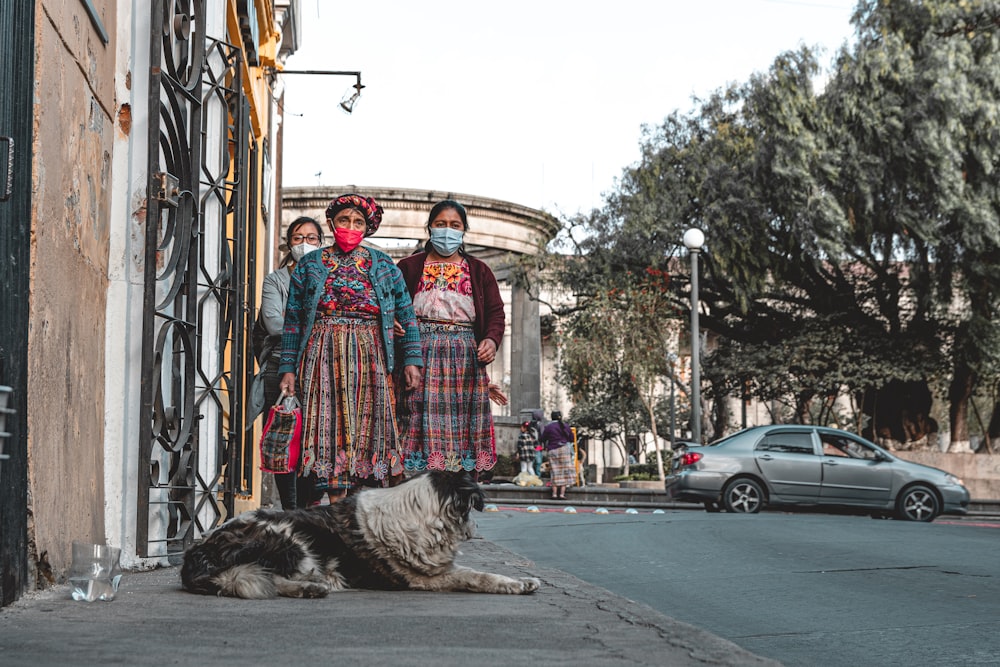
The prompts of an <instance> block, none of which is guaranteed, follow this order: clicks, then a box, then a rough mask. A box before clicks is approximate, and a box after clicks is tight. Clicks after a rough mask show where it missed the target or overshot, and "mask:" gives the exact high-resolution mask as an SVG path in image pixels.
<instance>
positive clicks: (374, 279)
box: [278, 194, 423, 502]
mask: <svg viewBox="0 0 1000 667" xmlns="http://www.w3.org/2000/svg"><path fill="white" fill-rule="evenodd" d="M326 220H327V224H328V225H329V227H330V230H331V231H332V232H333V235H334V244H333V245H331V246H329V247H326V248H323V249H322V250H319V251H316V252H312V253H310V254H308V255H306V256H305V257H304V258H302V260H301V261H299V263H298V265H297V266H296V267H295V271H293V272H292V275H291V279H290V281H289V290H288V303H287V305H286V306H285V323H284V331H283V334H282V337H281V364H280V366H279V369H278V370H279V371H280V372H281V373H282V375H281V383H280V387H281V391H282V393H284V394H286V395H292V394H296V393H298V394H299V396H300V399H299V400H300V401H301V403H302V417H303V427H302V446H303V448H304V449H306V450H307V451H310V452H312V454H313V456H314V462H313V464H312V469H313V470H314V471H315V473H316V477H317V482H316V488H317V489H318V490H322V491H326V493H327V495H328V496H329V498H330V501H331V502H334V501H336V500H339V499H340V498H341V497H343V496H344V495H345V494H346V493H347V492H348V491H351V490H353V489H356V488H359V487H362V486H393V485H395V484H396V483H398V482H401V481H402V473H403V460H402V457H401V456H400V450H399V444H398V440H399V436H398V435H397V431H396V409H395V405H394V400H393V396H394V391H393V388H394V387H393V385H394V381H393V370H394V368H395V367H399V368H400V371H399V377H400V382H402V383H403V384H404V385H405V386H406V387H407V388H408V389H411V390H412V389H415V388H416V387H417V386H419V384H420V378H421V374H420V367H421V366H422V365H423V360H422V358H421V354H420V333H419V330H418V329H417V319H416V316H415V315H414V313H413V305H412V303H411V301H410V295H409V293H408V292H407V291H406V283H404V282H403V276H402V274H401V273H400V271H399V269H398V268H396V265H395V264H394V263H393V261H392V259H391V258H390V257H389V255H387V254H386V253H384V252H382V251H381V250H378V249H376V248H371V247H367V246H363V245H361V242H362V240H363V239H364V238H365V237H366V236H371V235H372V234H374V233H375V232H376V230H378V228H379V225H380V224H381V223H382V207H381V206H379V205H378V203H376V201H375V200H374V199H372V198H371V197H362V196H361V195H357V194H346V195H342V196H340V197H337V198H336V199H334V200H333V201H332V202H331V203H330V205H329V206H328V207H327V209H326ZM397 321H398V323H399V325H400V331H401V333H399V334H397V333H396V331H395V329H394V322H397Z"/></svg>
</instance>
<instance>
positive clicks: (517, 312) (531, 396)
mask: <svg viewBox="0 0 1000 667" xmlns="http://www.w3.org/2000/svg"><path fill="white" fill-rule="evenodd" d="M510 325H511V331H510V333H511V335H510V338H511V346H510V403H511V405H510V408H511V410H510V414H511V416H513V417H520V415H521V411H530V410H534V409H535V408H541V407H542V390H541V386H542V385H541V367H542V333H541V327H540V325H539V318H538V302H537V301H535V300H533V299H531V298H530V297H529V295H528V293H527V291H526V290H525V289H524V288H523V287H520V286H518V285H513V286H512V288H511V323H510Z"/></svg>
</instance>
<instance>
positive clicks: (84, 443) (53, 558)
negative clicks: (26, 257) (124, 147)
mask: <svg viewBox="0 0 1000 667" xmlns="http://www.w3.org/2000/svg"><path fill="white" fill-rule="evenodd" d="M93 4H94V6H95V7H96V9H97V13H98V15H99V16H100V17H101V19H102V21H103V24H104V26H105V30H106V31H107V33H108V35H109V37H110V39H111V43H110V44H107V45H105V44H103V43H102V41H101V39H100V37H99V36H98V33H97V31H96V30H95V29H94V27H93V26H92V25H91V21H90V19H89V18H88V16H87V14H86V11H85V8H84V3H67V2H62V1H56V2H53V1H49V2H44V1H43V2H38V9H37V13H36V15H37V21H36V26H35V36H36V56H37V59H36V70H35V82H36V83H35V110H34V122H35V139H34V146H33V153H34V163H33V195H32V198H33V202H32V207H33V211H32V219H33V220H32V230H33V240H32V250H31V257H32V268H31V295H30V301H31V305H30V322H29V340H28V359H29V361H28V458H29V488H30V493H31V509H32V512H33V531H34V548H35V553H34V554H30V556H33V557H38V556H40V554H42V553H43V552H47V553H48V559H49V562H50V563H51V565H52V568H53V571H54V573H55V575H56V576H57V577H58V576H61V575H62V574H63V573H64V572H65V569H66V567H67V566H68V564H69V560H70V558H71V543H72V541H73V540H85V541H94V542H103V541H104V491H103V489H104V464H103V454H104V313H105V305H106V294H107V283H108V277H107V276H108V229H109V224H111V221H110V220H109V215H108V211H109V207H110V197H111V193H110V177H111V173H110V171H111V142H112V139H113V128H112V122H111V119H112V114H113V109H114V108H115V99H114V88H113V83H114V82H113V76H114V56H115V44H114V39H115V8H116V3H115V2H113V1H110V0H96V1H95V2H94V3H93ZM25 298H28V296H27V295H26V297H25Z"/></svg>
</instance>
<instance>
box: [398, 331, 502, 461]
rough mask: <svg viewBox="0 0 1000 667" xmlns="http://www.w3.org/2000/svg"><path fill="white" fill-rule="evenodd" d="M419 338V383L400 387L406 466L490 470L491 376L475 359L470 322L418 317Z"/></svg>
mask: <svg viewBox="0 0 1000 667" xmlns="http://www.w3.org/2000/svg"><path fill="white" fill-rule="evenodd" d="M420 342H421V346H422V347H423V354H424V369H423V377H424V379H423V383H422V384H421V386H420V388H419V389H417V390H416V391H404V392H402V395H401V397H400V402H399V433H400V437H401V438H402V447H401V449H402V452H403V456H404V467H405V469H406V470H407V471H408V472H417V471H420V470H451V471H458V470H467V471H469V472H472V471H481V470H490V469H492V468H493V466H494V465H496V462H497V453H496V441H495V438H494V433H493V414H492V412H491V411H490V400H489V378H488V377H487V375H486V367H485V366H484V365H482V364H480V363H479V361H478V360H477V359H476V337H475V334H473V331H472V327H471V326H463V325H459V324H439V323H430V322H421V323H420ZM400 384H401V383H400Z"/></svg>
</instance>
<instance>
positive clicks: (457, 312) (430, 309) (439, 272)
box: [413, 259, 476, 324]
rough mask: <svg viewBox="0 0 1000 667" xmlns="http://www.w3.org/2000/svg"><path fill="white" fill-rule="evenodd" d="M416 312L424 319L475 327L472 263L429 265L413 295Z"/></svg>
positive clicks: (430, 263) (426, 264) (435, 263)
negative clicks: (470, 269)
mask: <svg viewBox="0 0 1000 667" xmlns="http://www.w3.org/2000/svg"><path fill="white" fill-rule="evenodd" d="M413 309H414V311H416V313H417V317H418V318H420V319H423V320H438V321H441V322H456V323H460V324H471V323H472V322H475V321H476V306H475V303H474V302H473V300H472V281H471V279H470V273H469V264H468V262H466V261H465V260H464V259H463V260H462V262H461V263H460V264H456V263H454V262H427V263H425V264H424V272H423V274H422V275H421V277H420V280H419V282H418V283H417V289H416V293H415V294H414V296H413Z"/></svg>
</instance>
